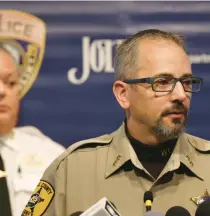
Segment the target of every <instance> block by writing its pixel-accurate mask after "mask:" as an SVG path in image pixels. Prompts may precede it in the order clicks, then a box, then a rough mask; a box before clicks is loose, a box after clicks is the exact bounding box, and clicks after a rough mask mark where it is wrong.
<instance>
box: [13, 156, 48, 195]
mask: <svg viewBox="0 0 210 216" xmlns="http://www.w3.org/2000/svg"><path fill="white" fill-rule="evenodd" d="M45 169H46V164H45V161H44V158H43V157H41V156H40V155H38V154H36V153H28V154H27V155H25V156H21V157H20V158H19V159H18V161H17V163H16V173H15V175H14V179H13V188H14V192H15V193H20V192H29V193H31V192H33V191H34V189H35V187H36V186H37V184H38V182H39V180H40V179H41V177H42V175H43V173H44V171H45Z"/></svg>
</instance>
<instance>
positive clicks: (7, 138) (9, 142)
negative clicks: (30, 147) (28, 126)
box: [0, 129, 17, 150]
mask: <svg viewBox="0 0 210 216" xmlns="http://www.w3.org/2000/svg"><path fill="white" fill-rule="evenodd" d="M15 136H16V131H15V129H13V130H12V131H11V132H9V133H8V134H7V135H4V136H0V146H1V147H3V146H5V147H8V148H9V149H11V150H17V147H16V146H15V145H14V140H15Z"/></svg>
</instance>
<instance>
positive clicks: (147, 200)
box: [144, 191, 153, 212]
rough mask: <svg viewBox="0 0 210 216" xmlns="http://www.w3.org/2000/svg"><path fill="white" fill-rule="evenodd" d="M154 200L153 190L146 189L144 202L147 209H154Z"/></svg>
mask: <svg viewBox="0 0 210 216" xmlns="http://www.w3.org/2000/svg"><path fill="white" fill-rule="evenodd" d="M152 202H153V194H152V191H146V192H145V193H144V203H145V207H146V211H147V212H148V211H151V209H152Z"/></svg>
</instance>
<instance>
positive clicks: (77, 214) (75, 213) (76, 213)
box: [70, 211, 83, 216]
mask: <svg viewBox="0 0 210 216" xmlns="http://www.w3.org/2000/svg"><path fill="white" fill-rule="evenodd" d="M82 213H83V212H82V211H77V212H74V213H72V214H71V215H70V216H79V215H81V214H82Z"/></svg>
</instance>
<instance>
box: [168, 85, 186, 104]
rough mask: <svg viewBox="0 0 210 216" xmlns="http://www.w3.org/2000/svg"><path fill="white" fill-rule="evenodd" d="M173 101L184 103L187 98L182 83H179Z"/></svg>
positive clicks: (173, 93) (174, 91)
mask: <svg viewBox="0 0 210 216" xmlns="http://www.w3.org/2000/svg"><path fill="white" fill-rule="evenodd" d="M171 95H172V100H173V101H174V100H179V101H184V100H185V99H186V97H187V95H186V92H185V91H184V87H183V86H182V84H181V82H177V83H176V85H175V87H174V90H173V91H172V94H171Z"/></svg>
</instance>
